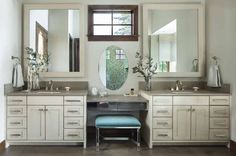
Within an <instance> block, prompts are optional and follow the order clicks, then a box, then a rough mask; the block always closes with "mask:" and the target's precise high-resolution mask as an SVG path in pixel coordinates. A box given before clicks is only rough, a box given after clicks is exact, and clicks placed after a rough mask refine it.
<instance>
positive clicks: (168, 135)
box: [153, 129, 172, 141]
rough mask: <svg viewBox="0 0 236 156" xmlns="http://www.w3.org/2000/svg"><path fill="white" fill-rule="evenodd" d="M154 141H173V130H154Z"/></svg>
mask: <svg viewBox="0 0 236 156" xmlns="http://www.w3.org/2000/svg"><path fill="white" fill-rule="evenodd" d="M153 140H154V141H166V140H172V130H171V129H153Z"/></svg>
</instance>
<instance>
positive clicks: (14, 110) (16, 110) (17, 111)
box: [7, 106, 26, 116]
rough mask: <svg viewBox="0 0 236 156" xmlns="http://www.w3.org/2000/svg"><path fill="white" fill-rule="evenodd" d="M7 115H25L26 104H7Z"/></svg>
mask: <svg viewBox="0 0 236 156" xmlns="http://www.w3.org/2000/svg"><path fill="white" fill-rule="evenodd" d="M7 116H26V106H8V107H7Z"/></svg>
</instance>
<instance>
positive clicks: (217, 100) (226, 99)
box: [210, 96, 230, 105]
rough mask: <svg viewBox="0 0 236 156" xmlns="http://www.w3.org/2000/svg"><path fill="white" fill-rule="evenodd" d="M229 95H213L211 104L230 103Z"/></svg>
mask: <svg viewBox="0 0 236 156" xmlns="http://www.w3.org/2000/svg"><path fill="white" fill-rule="evenodd" d="M229 103H230V98H229V96H211V97H210V105H229Z"/></svg>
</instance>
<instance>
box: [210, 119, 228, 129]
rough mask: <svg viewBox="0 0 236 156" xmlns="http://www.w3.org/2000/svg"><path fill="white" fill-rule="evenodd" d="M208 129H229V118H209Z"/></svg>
mask: <svg viewBox="0 0 236 156" xmlns="http://www.w3.org/2000/svg"><path fill="white" fill-rule="evenodd" d="M210 128H229V118H211V119H210Z"/></svg>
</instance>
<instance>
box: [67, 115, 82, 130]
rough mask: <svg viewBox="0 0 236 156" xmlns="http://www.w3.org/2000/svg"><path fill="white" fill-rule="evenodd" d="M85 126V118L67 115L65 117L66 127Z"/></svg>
mask: <svg viewBox="0 0 236 156" xmlns="http://www.w3.org/2000/svg"><path fill="white" fill-rule="evenodd" d="M83 127H84V118H83V117H80V118H70V117H66V118H65V119H64V128H83Z"/></svg>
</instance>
